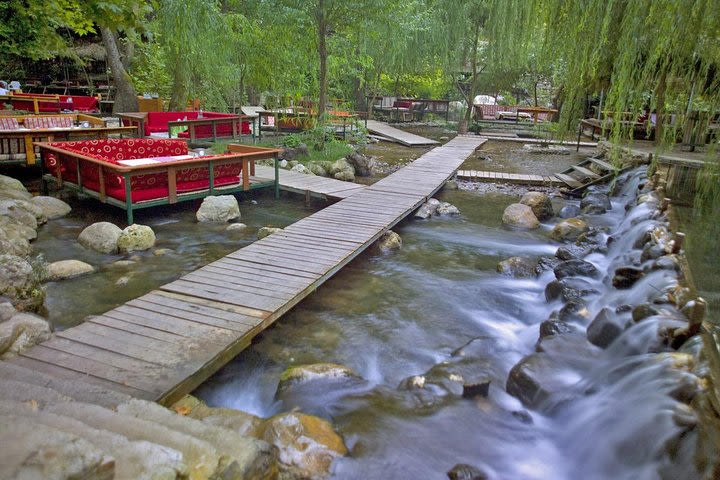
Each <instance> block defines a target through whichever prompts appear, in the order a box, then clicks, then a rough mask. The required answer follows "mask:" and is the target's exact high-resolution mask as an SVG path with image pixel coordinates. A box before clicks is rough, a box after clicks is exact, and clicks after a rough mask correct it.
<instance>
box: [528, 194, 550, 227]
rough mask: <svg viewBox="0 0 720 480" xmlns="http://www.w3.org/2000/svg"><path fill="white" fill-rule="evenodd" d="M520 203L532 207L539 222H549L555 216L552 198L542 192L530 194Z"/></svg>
mask: <svg viewBox="0 0 720 480" xmlns="http://www.w3.org/2000/svg"><path fill="white" fill-rule="evenodd" d="M520 203H522V204H523V205H527V206H528V207H530V208H531V209H532V211H533V213H534V214H535V216H536V217H537V219H538V220H540V221H543V220H548V219H550V218H552V217H553V216H554V215H555V212H554V211H553V206H552V202H551V201H550V197H548V196H547V195H546V194H544V193H541V192H528V193H526V194H525V195H523V197H522V198H521V199H520Z"/></svg>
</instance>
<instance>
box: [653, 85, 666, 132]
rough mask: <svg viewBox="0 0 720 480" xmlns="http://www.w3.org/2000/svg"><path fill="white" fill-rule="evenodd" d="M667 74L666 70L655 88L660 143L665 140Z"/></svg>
mask: <svg viewBox="0 0 720 480" xmlns="http://www.w3.org/2000/svg"><path fill="white" fill-rule="evenodd" d="M666 80H667V74H666V73H665V72H663V73H662V75H661V76H660V81H659V82H658V86H657V88H656V89H655V96H656V98H657V102H656V106H655V112H656V113H655V144H656V145H660V144H662V141H663V135H664V134H665V132H664V130H665V87H666Z"/></svg>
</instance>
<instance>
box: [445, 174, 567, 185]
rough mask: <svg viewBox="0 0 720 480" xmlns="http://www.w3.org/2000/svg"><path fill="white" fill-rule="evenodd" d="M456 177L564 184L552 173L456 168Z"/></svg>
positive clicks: (526, 183)
mask: <svg viewBox="0 0 720 480" xmlns="http://www.w3.org/2000/svg"><path fill="white" fill-rule="evenodd" d="M457 176H458V178H462V179H464V180H470V181H473V182H495V183H512V184H516V185H545V186H548V187H550V186H552V187H557V186H561V185H565V184H564V183H563V182H561V181H560V180H559V179H558V178H556V177H554V176H552V175H528V174H522V173H504V172H484V171H481V170H458V172H457Z"/></svg>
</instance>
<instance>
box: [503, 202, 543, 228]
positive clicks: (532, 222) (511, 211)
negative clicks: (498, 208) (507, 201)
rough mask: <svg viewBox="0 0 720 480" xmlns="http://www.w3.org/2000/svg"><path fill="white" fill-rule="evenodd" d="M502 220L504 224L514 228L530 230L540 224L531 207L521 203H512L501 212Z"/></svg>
mask: <svg viewBox="0 0 720 480" xmlns="http://www.w3.org/2000/svg"><path fill="white" fill-rule="evenodd" d="M502 221H503V223H504V224H505V225H508V226H510V227H514V228H521V229H528V230H532V229H535V228H538V227H539V226H540V222H539V221H538V219H537V217H536V216H535V214H534V213H533V211H532V208H530V207H528V206H527V205H523V204H522V203H513V204H512V205H510V206H508V207H507V208H506V209H505V211H504V212H503V216H502Z"/></svg>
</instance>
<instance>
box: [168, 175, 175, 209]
mask: <svg viewBox="0 0 720 480" xmlns="http://www.w3.org/2000/svg"><path fill="white" fill-rule="evenodd" d="M167 176H168V203H169V204H171V205H172V204H173V203H177V167H174V166H172V167H168V171H167Z"/></svg>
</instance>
